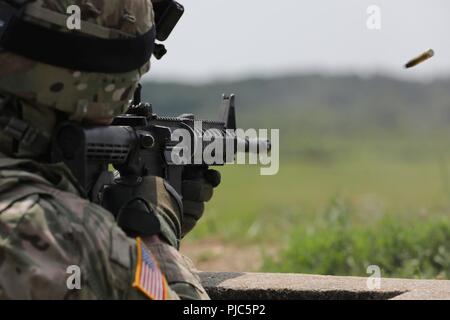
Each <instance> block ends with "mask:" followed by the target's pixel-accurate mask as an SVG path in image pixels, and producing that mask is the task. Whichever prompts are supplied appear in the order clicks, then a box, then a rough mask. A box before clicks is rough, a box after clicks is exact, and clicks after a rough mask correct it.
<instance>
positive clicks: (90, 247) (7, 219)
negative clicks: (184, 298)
mask: <svg viewBox="0 0 450 320" xmlns="http://www.w3.org/2000/svg"><path fill="white" fill-rule="evenodd" d="M63 200H64V201H61V199H56V198H52V197H46V196H40V195H32V196H28V197H26V198H25V199H21V200H20V201H16V202H14V203H13V204H11V205H10V206H9V207H8V208H7V209H5V210H4V211H2V212H0V298H2V299H148V297H147V296H146V295H145V294H143V293H142V291H140V290H138V288H136V287H135V286H133V282H134V280H135V278H136V270H138V269H137V267H138V262H139V261H138V260H139V259H138V245H137V244H136V240H134V239H130V238H128V237H127V236H126V235H125V234H124V233H123V232H122V231H121V230H120V228H119V227H117V226H116V224H115V221H114V220H113V218H112V216H111V214H110V213H109V212H107V211H105V210H104V209H102V208H101V207H99V206H96V205H94V204H91V203H89V202H87V201H85V200H83V199H80V198H76V197H72V196H69V198H68V199H63ZM61 203H64V206H62V205H61ZM168 292H169V295H168V296H169V297H171V298H176V295H174V294H173V293H172V291H170V290H169V291H168Z"/></svg>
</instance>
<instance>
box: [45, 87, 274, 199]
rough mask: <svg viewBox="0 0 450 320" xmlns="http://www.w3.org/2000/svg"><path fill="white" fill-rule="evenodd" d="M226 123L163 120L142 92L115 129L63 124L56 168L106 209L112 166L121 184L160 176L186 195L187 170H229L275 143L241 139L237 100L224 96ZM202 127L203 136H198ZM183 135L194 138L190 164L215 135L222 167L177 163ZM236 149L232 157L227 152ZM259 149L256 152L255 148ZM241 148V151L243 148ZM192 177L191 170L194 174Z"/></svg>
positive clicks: (55, 151)
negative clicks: (242, 155)
mask: <svg viewBox="0 0 450 320" xmlns="http://www.w3.org/2000/svg"><path fill="white" fill-rule="evenodd" d="M221 113H222V116H221V120H219V121H211V120H196V119H195V116H194V115H192V114H183V115H181V116H178V117H160V116H158V115H156V114H155V113H154V112H153V108H152V106H151V105H150V104H147V103H141V102H140V90H137V93H136V95H135V99H134V103H133V105H132V107H130V109H129V111H128V112H127V113H126V114H123V115H119V116H118V117H116V118H114V121H113V122H112V124H111V125H110V126H94V127H84V126H80V125H79V124H76V123H73V122H67V123H64V124H62V125H61V126H60V127H59V128H58V129H57V133H56V135H55V139H54V142H53V143H52V162H64V163H65V164H66V165H67V166H68V167H69V168H70V169H71V171H72V173H73V174H74V176H75V177H76V178H77V180H78V182H79V183H80V184H81V186H82V187H83V188H84V190H85V191H86V193H87V195H88V197H89V198H90V199H91V201H93V202H96V203H101V200H102V199H101V194H102V193H101V190H102V189H103V188H104V187H105V186H107V185H110V184H112V183H113V180H114V176H113V174H112V172H111V170H110V169H111V165H112V166H113V167H114V168H115V169H117V170H118V172H119V173H120V176H121V177H122V178H125V177H142V176H146V175H155V176H159V177H163V178H164V179H166V180H167V181H168V183H169V184H170V185H171V186H172V187H173V188H174V189H175V190H176V191H177V192H178V193H179V194H181V185H182V177H183V170H184V168H186V167H187V166H194V167H196V168H199V169H200V168H204V167H205V166H209V165H218V166H221V165H224V164H226V163H228V162H230V160H231V161H232V160H234V157H235V155H236V153H237V151H238V150H245V152H251V151H252V150H253V151H255V150H256V152H257V153H259V151H260V150H261V149H262V148H263V150H265V151H268V150H270V147H271V146H270V141H267V140H266V141H261V140H258V139H253V140H250V139H248V138H244V139H242V138H239V137H238V136H237V135H236V133H235V131H234V130H235V129H236V111H235V96H234V95H231V96H228V95H223V99H222V107H221ZM198 125H201V127H202V129H201V132H199V130H198ZM177 129H184V130H186V131H187V132H188V133H189V137H190V139H191V140H192V142H193V144H194V145H195V148H194V149H193V150H192V153H191V154H189V155H187V158H191V159H193V157H194V156H195V154H194V153H195V152H196V150H197V149H198V148H199V147H202V148H203V149H202V150H204V148H205V147H207V146H208V145H209V144H211V143H212V141H205V139H202V140H201V145H200V146H199V145H198V143H197V142H198V141H199V140H198V138H199V137H200V136H202V135H203V134H204V133H205V132H211V131H212V132H214V140H215V139H219V140H222V142H223V144H222V145H223V146H224V149H223V150H219V153H220V154H219V157H220V159H221V161H217V162H215V163H205V162H204V160H202V161H203V162H202V163H195V162H194V161H192V162H191V163H189V164H184V163H182V162H179V161H175V160H176V159H174V156H173V155H174V154H178V153H177V152H174V151H177V150H176V148H177V145H178V143H179V141H173V139H172V133H173V132H174V131H175V130H177ZM230 142H231V143H232V144H233V146H234V148H233V150H232V154H230V153H229V149H228V148H226V145H227V143H230ZM255 144H256V146H255ZM238 146H240V147H238ZM190 171H192V170H190Z"/></svg>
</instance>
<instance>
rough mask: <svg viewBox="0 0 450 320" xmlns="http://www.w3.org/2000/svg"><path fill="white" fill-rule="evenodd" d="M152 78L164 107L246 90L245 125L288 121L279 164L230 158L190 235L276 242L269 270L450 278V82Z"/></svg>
mask: <svg viewBox="0 0 450 320" xmlns="http://www.w3.org/2000/svg"><path fill="white" fill-rule="evenodd" d="M146 87H147V88H146V94H147V98H148V100H149V101H152V102H153V103H154V105H155V109H156V111H158V112H160V111H161V110H164V112H163V113H165V114H178V113H185V112H192V113H197V114H200V115H202V116H204V117H213V116H214V115H215V114H216V113H217V112H216V111H217V107H216V106H217V105H218V102H219V99H220V93H221V92H236V93H238V94H240V95H239V96H238V109H237V112H238V121H239V124H240V125H241V126H243V127H246V126H250V127H253V126H257V127H258V126H259V127H264V128H280V129H281V131H280V134H281V140H282V141H281V166H280V172H279V174H278V175H276V176H272V177H264V176H260V175H259V168H258V167H254V166H228V167H225V168H221V171H222V174H223V184H222V185H221V187H220V188H219V189H218V190H217V192H216V196H215V198H214V200H213V201H212V202H211V203H210V204H208V207H207V214H206V215H205V218H204V219H203V220H202V221H201V223H200V224H199V225H198V227H197V228H196V229H195V231H194V233H193V234H192V235H191V236H190V237H191V239H208V238H214V239H219V240H222V241H223V242H225V243H235V244H236V243H237V244H239V245H246V244H251V245H254V244H260V246H261V250H263V251H266V249H268V248H269V249H272V248H277V249H278V254H277V255H276V256H275V257H273V256H270V257H269V256H267V257H266V258H265V261H264V265H263V269H264V270H265V271H281V272H300V273H319V274H339V275H362V276H364V275H366V268H367V266H368V265H372V264H375V265H379V266H380V267H381V268H382V273H383V275H386V276H398V277H420V278H436V277H439V278H449V279H450V215H449V214H450V90H449V89H450V81H448V80H441V81H435V82H432V83H426V84H425V83H424V84H420V83H414V82H402V81H398V80H393V79H389V78H383V77H374V78H371V79H361V78H357V77H352V76H347V77H323V76H316V75H311V76H298V77H285V78H279V79H253V80H246V81H239V82H223V83H214V84H208V85H198V86H187V85H180V84H167V83H165V84H161V83H159V84H150V83H149V84H147V85H146ZM150 97H152V99H150ZM268 251H270V252H272V251H273V250H268Z"/></svg>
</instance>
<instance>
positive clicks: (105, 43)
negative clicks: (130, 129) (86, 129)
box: [0, 0, 155, 144]
mask: <svg viewBox="0 0 450 320" xmlns="http://www.w3.org/2000/svg"><path fill="white" fill-rule="evenodd" d="M154 20H155V19H154V12H153V7H152V2H151V0H0V96H3V97H5V96H6V97H11V96H13V97H16V98H18V99H19V100H20V102H21V104H22V107H21V108H22V110H21V117H22V118H23V119H24V120H26V121H28V122H32V123H33V124H34V125H35V126H37V127H38V129H40V130H43V131H46V132H47V133H49V132H50V130H52V128H53V127H54V125H55V123H56V122H57V120H56V119H57V118H58V116H57V115H58V114H65V115H67V116H68V118H70V119H74V120H81V119H104V118H111V117H113V116H115V115H117V114H119V113H121V112H123V111H124V109H125V108H126V107H127V106H128V104H129V101H130V99H132V96H133V94H134V91H135V89H136V87H137V84H138V81H139V80H140V78H141V77H142V75H143V74H145V73H146V72H148V71H149V69H150V57H151V54H152V51H153V47H154V40H155V23H154ZM1 112H3V111H1ZM0 135H1V133H0ZM0 140H1V138H0ZM0 144H1V143H0Z"/></svg>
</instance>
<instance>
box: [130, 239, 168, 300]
mask: <svg viewBox="0 0 450 320" xmlns="http://www.w3.org/2000/svg"><path fill="white" fill-rule="evenodd" d="M136 243H137V250H138V252H137V254H138V256H137V269H136V276H135V279H134V283H133V287H134V288H136V289H138V290H140V291H141V292H142V293H143V294H145V295H146V296H147V297H148V298H150V299H152V300H166V299H167V282H166V278H165V277H164V275H163V274H162V273H161V270H160V269H159V266H158V264H157V262H156V260H155V258H154V257H153V255H152V254H151V253H150V251H149V250H147V248H146V247H145V245H144V244H143V243H142V241H141V239H140V238H137V240H136Z"/></svg>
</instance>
